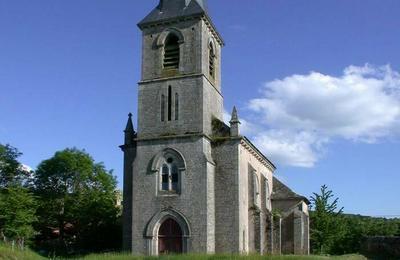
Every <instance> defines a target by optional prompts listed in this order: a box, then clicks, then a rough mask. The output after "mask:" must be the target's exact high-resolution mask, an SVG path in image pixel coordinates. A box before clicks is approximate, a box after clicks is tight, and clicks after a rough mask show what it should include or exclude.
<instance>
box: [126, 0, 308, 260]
mask: <svg viewBox="0 0 400 260" xmlns="http://www.w3.org/2000/svg"><path fill="white" fill-rule="evenodd" d="M138 27H139V28H140V30H141V31H142V37H143V39H142V71H141V79H140V82H139V86H138V90H139V94H138V112H137V113H138V114H137V118H138V122H137V131H135V129H134V126H133V122H132V115H131V114H129V118H128V123H127V125H126V129H125V142H124V144H123V145H122V146H121V149H122V151H123V153H124V191H123V242H124V249H125V250H129V251H131V252H132V253H133V254H137V255H162V254H169V253H173V254H179V253H207V254H213V253H234V254H248V253H259V254H308V253H309V217H308V204H309V201H308V200H307V198H305V197H303V196H301V195H298V194H296V193H295V192H293V191H292V190H290V189H289V188H288V187H287V186H286V185H284V184H283V183H282V182H280V181H279V180H278V179H277V178H275V177H274V171H275V166H274V164H273V163H272V162H271V161H270V160H269V159H268V158H267V157H266V156H265V155H264V154H263V153H262V152H261V151H259V150H258V149H257V147H256V146H255V145H254V144H252V143H251V141H250V140H249V139H248V138H246V137H245V136H243V135H241V133H240V118H239V116H238V112H237V110H236V108H233V111H232V116H231V120H230V122H229V123H224V121H223V95H222V87H221V59H222V55H221V49H222V48H223V46H224V41H223V39H222V37H221V35H220V34H219V33H218V31H217V29H216V27H215V26H214V24H213V22H212V20H211V18H210V16H209V15H208V11H207V3H206V0H160V2H159V4H158V5H157V6H156V7H155V8H154V10H153V11H151V12H150V13H149V14H148V15H147V16H146V17H145V18H144V19H143V20H142V21H141V22H140V23H139V24H138Z"/></svg>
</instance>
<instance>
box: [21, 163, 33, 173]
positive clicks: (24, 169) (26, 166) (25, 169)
mask: <svg viewBox="0 0 400 260" xmlns="http://www.w3.org/2000/svg"><path fill="white" fill-rule="evenodd" d="M21 170H23V171H25V172H32V171H33V168H32V167H30V166H29V165H26V164H21Z"/></svg>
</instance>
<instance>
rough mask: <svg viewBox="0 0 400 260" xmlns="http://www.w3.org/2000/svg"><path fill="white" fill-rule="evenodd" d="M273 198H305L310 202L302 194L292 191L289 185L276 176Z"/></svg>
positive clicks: (308, 202)
mask: <svg viewBox="0 0 400 260" xmlns="http://www.w3.org/2000/svg"><path fill="white" fill-rule="evenodd" d="M271 199H272V200H304V202H306V203H307V204H310V201H309V200H308V199H307V198H306V197H304V196H301V195H299V194H297V193H295V192H294V191H292V190H291V189H290V188H289V187H288V186H286V185H285V184H283V183H282V182H281V181H280V180H278V179H277V178H276V177H274V178H273V192H272V196H271Z"/></svg>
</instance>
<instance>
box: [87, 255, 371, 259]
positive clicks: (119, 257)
mask: <svg viewBox="0 0 400 260" xmlns="http://www.w3.org/2000/svg"><path fill="white" fill-rule="evenodd" d="M84 259H86V260H95V259H99V260H106V259H107V260H108V259H110V260H152V259H161V260H183V259H189V260H231V259H232V260H236V259H237V260H326V259H336V260H345V259H349V260H366V258H365V257H363V256H359V255H347V256H335V257H326V256H256V255H252V256H233V255H213V256H209V255H180V256H162V257H158V258H156V257H139V256H136V257H133V256H130V255H123V254H103V255H89V256H86V257H85V258H84Z"/></svg>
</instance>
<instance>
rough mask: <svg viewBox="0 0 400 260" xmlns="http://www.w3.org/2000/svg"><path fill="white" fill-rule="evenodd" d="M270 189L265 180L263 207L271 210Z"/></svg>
mask: <svg viewBox="0 0 400 260" xmlns="http://www.w3.org/2000/svg"><path fill="white" fill-rule="evenodd" d="M270 199H271V198H270V189H269V182H268V179H265V207H266V208H267V209H271V200H270Z"/></svg>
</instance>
